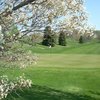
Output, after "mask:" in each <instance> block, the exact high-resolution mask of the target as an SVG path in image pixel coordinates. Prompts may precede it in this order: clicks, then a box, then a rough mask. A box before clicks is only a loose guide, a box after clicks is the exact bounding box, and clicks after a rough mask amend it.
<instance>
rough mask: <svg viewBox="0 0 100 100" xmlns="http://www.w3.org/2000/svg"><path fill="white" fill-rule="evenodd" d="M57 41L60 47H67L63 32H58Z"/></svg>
mask: <svg viewBox="0 0 100 100" xmlns="http://www.w3.org/2000/svg"><path fill="white" fill-rule="evenodd" d="M58 41H59V45H62V46H66V45H67V42H66V34H65V33H64V32H63V31H61V32H60V34H59V40H58Z"/></svg>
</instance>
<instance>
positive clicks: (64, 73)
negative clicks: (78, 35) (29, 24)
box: [0, 42, 100, 100]
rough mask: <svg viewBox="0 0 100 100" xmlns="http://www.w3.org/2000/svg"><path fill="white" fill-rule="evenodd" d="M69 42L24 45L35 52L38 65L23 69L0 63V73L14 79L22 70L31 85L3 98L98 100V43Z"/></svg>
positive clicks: (25, 99) (99, 89) (99, 82)
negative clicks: (51, 45) (49, 45)
mask: <svg viewBox="0 0 100 100" xmlns="http://www.w3.org/2000/svg"><path fill="white" fill-rule="evenodd" d="M69 43H70V44H68V45H67V46H66V47H61V46H56V47H54V48H48V47H45V46H41V45H37V46H36V47H35V46H33V47H32V46H28V45H24V46H23V48H24V49H25V50H31V51H32V52H33V53H36V54H37V56H38V62H37V64H33V65H32V66H29V67H28V68H25V69H18V68H7V67H6V68H5V67H4V66H1V68H0V75H8V76H9V77H10V78H11V79H13V78H14V77H16V76H19V75H22V73H25V75H26V77H27V78H29V79H31V80H32V81H33V84H34V85H33V86H32V88H31V89H24V90H18V91H17V94H18V95H17V94H16V93H14V92H13V93H12V94H10V95H9V96H8V98H7V99H6V100H100V86H99V85H100V80H99V79H100V55H99V54H100V44H99V43H86V44H82V45H80V44H78V43H73V42H69ZM88 54H91V55H88ZM44 86H45V87H44ZM48 87H49V88H48Z"/></svg>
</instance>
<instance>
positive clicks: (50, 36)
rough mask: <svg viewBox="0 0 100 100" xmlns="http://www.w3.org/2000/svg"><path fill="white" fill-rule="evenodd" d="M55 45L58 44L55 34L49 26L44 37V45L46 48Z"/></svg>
mask: <svg viewBox="0 0 100 100" xmlns="http://www.w3.org/2000/svg"><path fill="white" fill-rule="evenodd" d="M55 43H56V42H55V34H54V33H53V31H52V30H51V27H50V26H47V27H46V28H45V30H44V37H43V41H42V44H43V45H45V46H51V47H54V46H55Z"/></svg>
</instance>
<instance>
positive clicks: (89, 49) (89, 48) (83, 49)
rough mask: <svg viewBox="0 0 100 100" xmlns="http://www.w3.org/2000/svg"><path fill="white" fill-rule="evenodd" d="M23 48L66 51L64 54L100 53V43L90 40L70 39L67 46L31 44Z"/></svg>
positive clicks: (47, 51)
mask: <svg viewBox="0 0 100 100" xmlns="http://www.w3.org/2000/svg"><path fill="white" fill-rule="evenodd" d="M23 49H26V50H31V51H32V52H33V53H42V54H43V53H47V54H48V53H50V54H51V53H53V54H55V53H56V54H57V53H61V54H62V53H64V54H100V43H98V42H88V43H84V44H79V43H77V42H76V41H75V42H73V41H69V42H68V43H67V46H59V45H56V46H55V47H53V48H48V47H46V46H42V45H36V46H29V45H24V46H23Z"/></svg>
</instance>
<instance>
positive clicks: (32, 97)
mask: <svg viewBox="0 0 100 100" xmlns="http://www.w3.org/2000/svg"><path fill="white" fill-rule="evenodd" d="M5 100H96V99H94V98H92V97H90V96H87V95H80V94H71V93H67V92H62V91H59V90H54V89H51V88H48V87H42V86H37V85H33V86H32V87H31V88H30V89H23V90H17V91H16V93H15V92H14V91H13V92H12V93H11V94H9V95H8V97H7V98H6V99H5Z"/></svg>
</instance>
